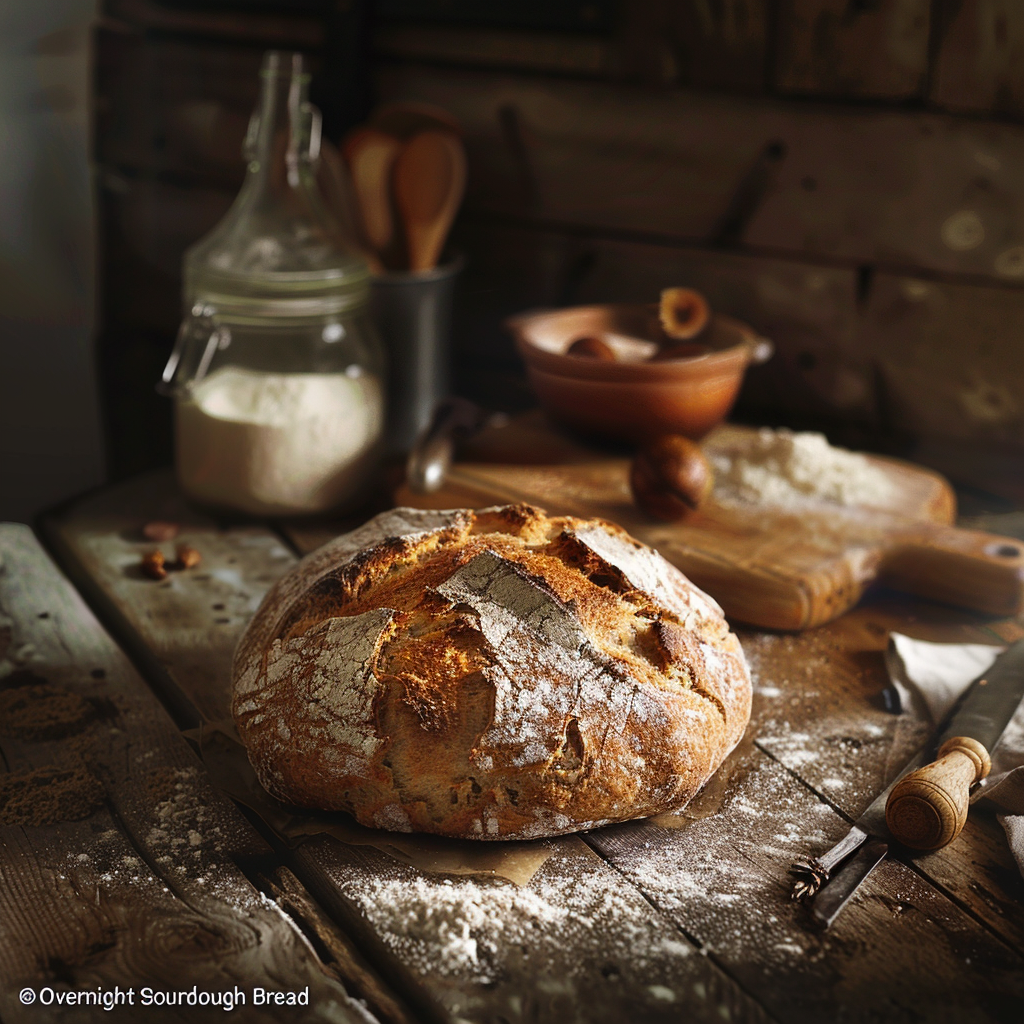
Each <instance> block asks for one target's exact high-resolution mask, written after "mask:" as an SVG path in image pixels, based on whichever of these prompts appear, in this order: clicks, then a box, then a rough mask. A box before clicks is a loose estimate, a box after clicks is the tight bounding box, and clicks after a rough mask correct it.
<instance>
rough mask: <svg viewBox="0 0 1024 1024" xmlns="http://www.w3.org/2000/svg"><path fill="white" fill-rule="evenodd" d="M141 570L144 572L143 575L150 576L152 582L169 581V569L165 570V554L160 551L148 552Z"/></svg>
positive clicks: (143, 557) (143, 559)
mask: <svg viewBox="0 0 1024 1024" xmlns="http://www.w3.org/2000/svg"><path fill="white" fill-rule="evenodd" d="M139 568H140V569H141V570H142V575H143V576H148V577H149V578H150V579H151V580H164V579H167V569H166V568H164V553H163V552H162V551H160V550H159V549H154V550H153V551H147V552H146V553H145V554H144V555H143V556H142V563H141V565H140V566H139Z"/></svg>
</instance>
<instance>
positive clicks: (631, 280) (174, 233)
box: [96, 0, 1024, 498]
mask: <svg viewBox="0 0 1024 1024" xmlns="http://www.w3.org/2000/svg"><path fill="white" fill-rule="evenodd" d="M477 6H480V5H472V4H465V3H447V4H446V3H441V2H440V0H437V2H434V0H424V2H422V3H418V4H411V3H404V2H400V0H377V2H376V3H373V4H362V5H360V4H334V3H329V2H326V0H325V2H324V3H322V4H320V5H319V6H318V4H317V3H315V2H309V3H303V4H302V5H301V6H300V5H292V6H291V8H290V9H289V8H288V6H287V5H282V6H280V7H279V8H275V6H274V5H273V4H271V3H266V2H261V3H259V4H257V3H255V2H253V3H252V4H250V5H249V9H248V10H239V5H238V4H234V5H231V9H228V5H227V4H226V3H225V5H224V7H225V9H223V10H221V9H219V8H218V5H217V4H216V3H208V4H205V5H202V6H200V5H196V4H184V3H179V2H175V3H174V4H171V3H170V2H167V3H165V4H161V3H158V2H157V0H106V2H105V3H104V5H103V9H104V16H103V19H102V22H101V24H100V26H99V28H98V31H97V36H96V53H97V75H96V81H97V118H96V158H97V161H98V163H99V178H98V180H99V193H100V206H101V216H102V233H103V261H102V262H103V279H104V284H103V293H102V295H103V301H102V307H103V329H102V336H101V343H100V349H101V361H102V364H103V377H104V383H105V389H106V394H107V396H108V397H107V412H108V427H109V429H110V433H111V437H112V438H114V451H113V460H112V464H113V467H114V470H115V472H116V473H117V474H119V475H123V474H126V473H129V472H132V471H134V470H137V469H139V468H142V467H143V466H146V465H149V464H153V463H154V462H159V461H162V460H166V458H168V457H169V450H170V449H169V446H170V432H169V409H168V408H167V406H166V404H161V400H159V399H157V398H156V397H155V396H153V395H152V389H151V384H152V382H153V381H154V380H155V379H156V378H157V376H158V374H159V370H160V368H161V365H162V363H163V361H164V359H165V357H166V354H167V351H168V350H169V347H170V344H171V339H172V336H173V332H174V329H175V327H176V324H177V320H178V316H179V301H180V299H179V295H180V263H181V255H182V252H183V250H184V248H185V247H186V246H187V245H188V244H189V243H191V242H192V241H193V240H195V239H196V238H198V237H200V236H201V235H202V234H203V233H204V232H206V231H207V230H208V229H209V228H210V227H211V226H212V225H213V224H214V223H215V222H216V221H217V220H218V218H219V217H220V216H221V215H222V213H223V212H224V210H225V209H226V208H227V206H228V204H229V203H230V201H231V199H232V196H233V194H234V191H235V190H236V188H237V186H238V184H239V181H240V178H241V174H242V164H241V161H240V159H239V157H238V152H239V146H240V142H241V137H242V133H243V131H244V127H245V124H246V121H247V118H248V114H249V111H250V109H251V107H252V105H253V102H254V99H255V90H256V71H257V68H258V64H259V59H260V55H261V53H262V50H263V49H264V48H265V47H267V46H277V47H295V48H298V49H302V50H306V51H307V52H309V53H310V54H311V55H312V56H313V57H314V64H315V66H316V67H317V68H318V69H319V75H320V77H319V94H320V95H319V101H320V102H321V104H326V105H327V106H328V107H329V108H331V109H332V110H333V113H332V114H331V117H330V119H329V120H330V123H332V124H333V125H334V126H335V133H337V132H340V131H341V129H342V128H343V127H344V125H345V123H346V118H348V123H352V121H353V120H356V119H357V118H358V117H359V116H360V114H359V112H360V110H365V109H366V107H367V105H368V104H369V103H370V102H371V101H374V100H387V99H395V98H417V99H422V100H428V101H430V102H434V103H438V104H441V105H442V106H445V107H447V108H448V109H450V110H451V111H452V112H453V113H455V114H456V115H457V116H458V117H459V118H460V119H461V121H462V122H463V124H464V126H465V130H466V145H467V149H468V152H469V160H470V177H469V193H468V196H467V200H466V204H465V208H464V210H463V213H462V215H461V217H460V220H459V223H458V225H457V229H456V233H455V238H454V244H455V245H456V246H457V247H459V248H460V249H461V250H462V251H463V252H464V253H465V254H466V255H467V257H468V261H467V270H466V272H465V274H464V279H463V281H462V291H461V296H460V301H459V315H458V319H457V329H456V339H455V345H456V353H457V359H456V367H457V385H458V388H459V390H460V391H461V392H462V393H464V394H467V395H469V396H470V397H474V398H477V399H479V400H481V401H483V402H485V403H487V404H489V405H492V406H495V407H499V408H506V409H514V408H521V407H523V406H525V405H527V404H529V403H530V402H531V398H530V394H529V391H528V389H527V387H526V384H525V379H524V376H523V372H522V368H521V366H520V364H519V362H518V359H517V357H516V356H515V354H514V352H513V350H512V346H511V342H510V339H509V338H508V336H507V334H506V332H505V331H504V330H503V328H502V326H501V323H502V319H503V317H504V316H506V315H507V314H509V313H512V312H517V311H520V310H522V309H524V308H527V307H533V306H541V305H553V304H560V303H570V302H577V301H599V300H600V301H604V300H616V299H618V300H649V299H652V298H654V297H655V296H656V295H657V292H658V290H659V289H660V288H662V287H664V286H665V285H669V284H690V285H694V286H696V287H699V288H701V289H703V290H705V291H706V292H707V293H708V295H709V297H710V299H711V301H712V303H713V304H714V305H716V306H718V307H720V308H723V309H727V310H728V311H729V312H732V313H735V314H736V315H738V316H740V317H743V318H745V319H747V320H749V321H750V322H751V323H752V324H754V325H755V326H756V327H757V328H758V329H759V330H761V331H763V332H764V333H766V334H767V335H769V336H770V337H772V338H773V340H774V341H775V342H776V345H777V348H778V354H777V356H776V358H775V359H774V360H773V361H772V362H770V363H769V364H767V365H766V366H765V367H763V368H759V369H758V370H756V371H754V372H752V373H751V374H750V378H749V381H748V385H747V387H746V388H745V391H744V394H743V396H742V398H741V403H740V407H739V414H740V415H741V416H743V417H745V418H747V419H750V420H760V421H771V422H786V423H790V424H792V425H795V426H819V427H823V428H826V429H828V430H830V431H831V432H832V433H833V435H835V436H837V437H838V438H839V439H840V440H845V441H847V442H848V443H859V444H863V445H867V446H871V447H874V448H885V447H888V448H889V449H890V450H899V451H901V452H902V453H904V454H909V455H912V456H916V457H918V458H922V459H925V460H927V461H930V462H932V463H933V464H938V466H939V468H941V469H944V470H946V471H947V472H950V473H952V475H954V477H958V478H959V482H961V483H963V482H968V483H970V482H977V481H976V480H972V476H973V477H976V476H977V475H978V470H977V466H978V460H977V458H976V457H975V456H974V455H973V454H972V453H973V452H974V451H976V450H977V449H978V448H979V446H980V447H983V448H984V450H985V451H986V452H987V453H988V456H989V457H990V458H992V457H995V456H993V455H992V453H997V455H998V459H997V465H996V470H997V472H996V474H995V475H996V476H1001V477H1003V478H1004V479H1003V481H1002V483H1001V484H999V485H997V486H996V488H995V489H997V490H999V489H1000V487H1001V488H1002V490H1003V492H1005V493H1007V494H1008V495H1010V496H1016V497H1018V498H1019V497H1020V494H1021V493H1024V484H1020V483H1019V482H1016V483H1015V482H1014V480H1013V479H1012V474H1011V473H1010V470H1012V469H1014V468H1015V467H1016V468H1017V469H1024V351H1022V350H1024V346H1022V343H1021V330H1022V326H1024V5H1021V4H1018V3H1013V2H1011V0H872V2H855V0H675V2H670V0H631V2H628V3H626V2H621V3H619V4H614V3H594V4H582V3H576V4H573V3H553V4H546V5H536V7H537V10H536V11H535V10H534V7H535V5H533V4H520V5H513V4H493V5H483V6H486V7H487V8H488V12H485V13H484V14H481V13H480V12H479V11H477V12H476V13H475V14H474V8H475V7H477ZM342 9H344V11H345V12H347V13H346V14H345V19H347V20H344V19H343V20H342V21H341V22H339V16H338V11H340V10H342ZM297 11H298V12H299V13H296V12H297ZM355 54H362V56H363V58H365V66H363V68H362V70H360V71H359V74H361V75H365V79H366V80H365V81H363V80H362V79H359V78H358V76H356V72H355V71H353V72H352V74H350V75H349V76H348V78H347V79H345V77H344V75H343V74H341V73H340V72H339V70H338V68H339V62H341V63H344V60H343V58H346V56H347V58H350V59H351V60H354V59H355V58H354V55H355ZM351 60H350V62H351ZM357 63H358V62H357ZM346 66H348V65H346ZM353 67H355V65H353ZM360 82H362V84H360ZM332 90H333V91H332ZM346 90H347V91H346ZM360 90H362V91H360ZM343 94H344V95H343ZM332 104H333V107H332ZM335 107H336V108H337V109H334V108H335ZM965 453H966V454H965ZM991 476H992V473H991V472H990V473H989V477H991ZM1022 476H1024V473H1017V477H1022ZM987 482H988V483H989V485H990V486H989V489H992V481H991V479H989V480H988V481H987Z"/></svg>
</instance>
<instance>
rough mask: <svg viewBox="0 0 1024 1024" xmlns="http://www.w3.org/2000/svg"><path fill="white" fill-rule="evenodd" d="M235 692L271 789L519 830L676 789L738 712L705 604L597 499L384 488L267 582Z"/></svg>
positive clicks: (550, 826)
mask: <svg viewBox="0 0 1024 1024" xmlns="http://www.w3.org/2000/svg"><path fill="white" fill-rule="evenodd" d="M233 677H234V700H233V712H234V716H235V720H236V722H237V724H238V729H239V732H240V734H241V737H242V740H243V742H244V743H245V746H246V748H247V750H248V753H249V758H250V760H251V761H252V764H253V767H254V768H255V770H256V774H257V775H258V776H259V778H260V781H261V782H262V783H263V785H264V786H265V787H266V788H267V789H268V790H269V791H270V792H271V793H273V794H274V795H275V796H277V797H279V798H280V799H281V800H284V801H286V802H288V803H292V804H297V805H299V806H302V807H311V808H320V809H323V810H343V811H349V812H350V813H352V814H353V815H354V816H355V817H356V818H357V819H358V820H359V821H360V822H361V823H363V824H364V825H369V826H376V827H379V828H386V829H392V830H397V831H422V832H435V833H440V834H442V835H448V836H460V837H465V838H477V839H527V838H534V837H538V836H550V835H557V834H560V833H565V832H574V831H578V830H582V829H589V828H594V827H595V826H598V825H603V824H606V823H608V822H612V821H622V820H625V819H628V818H639V817H646V816H649V815H652V814H657V813H659V812H662V811H665V810H668V809H671V808H673V807H677V806H679V805H680V804H682V803H684V802H685V801H687V800H689V799H690V798H691V797H692V796H693V795H694V794H695V793H696V792H697V791H698V790H699V789H700V787H701V786H702V785H703V784H704V783H705V782H706V781H707V779H708V778H709V777H710V776H711V774H712V773H713V772H714V771H715V769H716V768H717V767H718V766H719V764H721V762H722V759H723V758H724V757H725V755H726V754H727V753H728V752H729V751H730V750H731V749H732V748H733V747H734V746H735V745H736V743H737V742H738V741H739V739H740V737H741V736H742V734H743V731H744V729H745V728H746V725H747V721H748V719H749V717H750V690H751V688H750V676H749V673H748V671H747V666H746V662H745V661H744V657H743V652H742V650H741V648H740V644H739V641H738V640H737V639H736V637H735V636H734V635H733V634H732V633H731V632H730V631H729V627H728V625H727V624H726V622H725V619H724V618H723V616H722V612H721V610H720V609H719V607H718V605H717V604H715V602H714V601H712V600H711V599H710V598H709V597H707V595H705V594H704V593H703V592H701V591H700V590H698V589H697V588H696V587H694V586H693V585H692V584H691V583H690V582H689V581H688V580H687V579H686V577H685V576H683V575H682V573H680V572H679V570H678V569H676V568H674V567H673V566H672V565H670V564H669V563H668V562H666V561H665V560H664V559H663V558H662V557H661V556H660V555H659V554H657V552H655V551H652V550H651V549H650V548H647V547H645V546H644V545H642V544H640V543H639V542H638V541H635V540H633V538H632V537H630V536H629V535H628V534H627V533H626V532H625V531H623V530H622V529H620V528H619V527H617V526H614V525H612V524H610V523H606V522H603V521H601V520H582V519H574V518H572V517H568V516H552V517H549V516H547V515H545V514H544V513H543V512H541V511H540V510H538V509H535V508H531V507H530V506H526V505H512V506H504V507H500V508H491V509H484V510H482V511H477V512H472V511H467V510H453V511H446V512H436V511H420V510H416V509H396V510H394V511H391V512H385V513H382V514H381V515H378V516H377V517H376V518H374V519H371V520H370V521H369V522H368V523H366V525H364V526H363V527H361V528H360V529H358V530H356V531H355V532H353V533H350V534H347V535H346V536H343V537H339V538H338V539H336V540H335V541H333V542H331V543H329V544H327V545H326V546H325V547H323V548H320V549H319V550H318V551H316V552H314V553H313V554H311V555H309V556H308V557H307V558H305V559H304V560H303V561H302V562H300V563H299V564H298V565H297V566H296V567H295V568H294V569H292V570H291V572H289V573H288V574H287V575H286V576H284V577H283V578H282V579H281V580H280V581H279V582H278V583H277V584H276V585H275V586H274V587H273V589H272V590H271V591H270V593H269V594H268V595H267V597H266V598H265V600H264V601H263V604H262V605H261V606H260V609H259V611H257V613H256V615H255V617H254V618H253V620H252V622H251V623H250V624H249V627H248V628H247V630H246V631H245V633H244V635H243V636H242V639H241V641H240V643H239V646H238V650H237V651H236V653H235V661H234V669H233Z"/></svg>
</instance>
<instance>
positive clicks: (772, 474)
mask: <svg viewBox="0 0 1024 1024" xmlns="http://www.w3.org/2000/svg"><path fill="white" fill-rule="evenodd" d="M707 455H708V459H709V461H710V462H711V465H712V466H713V467H714V470H715V496H716V497H717V498H718V499H719V500H725V501H727V502H728V501H738V502H753V503H757V504H764V505H775V506H778V507H782V508H798V507H800V506H802V505H806V504H807V503H808V502H821V501H824V502H829V503H831V504H835V505H843V506H846V507H854V506H868V507H872V508H884V507H886V506H887V505H888V503H889V502H890V501H891V500H892V498H893V496H894V493H895V487H894V485H893V482H892V480H891V479H890V477H889V476H888V474H887V473H886V472H885V470H884V469H881V468H880V467H879V466H877V465H875V464H874V463H872V462H871V461H870V460H869V459H867V458H865V457H864V456H863V455H859V454H857V453H856V452H851V451H847V450H846V449H845V448H833V447H832V445H830V444H829V443H828V441H827V440H826V438H825V436H824V435H823V434H817V433H812V432H805V433H794V432H793V431H791V430H786V429H784V428H783V429H780V430H772V429H770V428H768V427H764V428H762V429H761V430H758V431H757V432H756V433H746V432H744V433H743V434H742V435H738V436H734V435H727V440H724V441H723V442H721V443H720V444H716V443H715V440H714V438H712V439H711V442H710V444H709V445H708V449H707Z"/></svg>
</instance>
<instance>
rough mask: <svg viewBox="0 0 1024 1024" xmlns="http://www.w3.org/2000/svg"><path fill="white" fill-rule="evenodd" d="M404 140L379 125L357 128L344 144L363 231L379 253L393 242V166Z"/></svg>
mask: <svg viewBox="0 0 1024 1024" xmlns="http://www.w3.org/2000/svg"><path fill="white" fill-rule="evenodd" d="M401 148H402V143H401V142H399V140H398V139H396V138H395V137H394V136H392V135H388V134H387V133H386V132H382V131H379V130H378V129H376V128H357V129H355V131H353V132H351V133H350V134H349V135H348V136H347V138H346V139H345V141H344V143H343V144H342V150H341V151H342V154H343V155H344V157H345V163H347V164H348V170H349V174H350V175H351V177H352V188H353V191H354V192H355V195H356V202H357V203H358V205H359V215H360V220H361V222H362V226H363V234H364V235H365V237H366V241H367V242H368V243H369V245H370V246H371V247H372V248H373V249H375V250H376V251H377V252H378V253H381V252H383V251H384V250H385V249H387V248H388V246H389V245H390V244H391V239H392V236H393V235H394V230H395V227H394V218H393V217H392V215H391V196H390V182H391V169H392V166H393V165H394V162H395V158H396V157H397V156H398V154H399V150H400V149H401Z"/></svg>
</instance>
